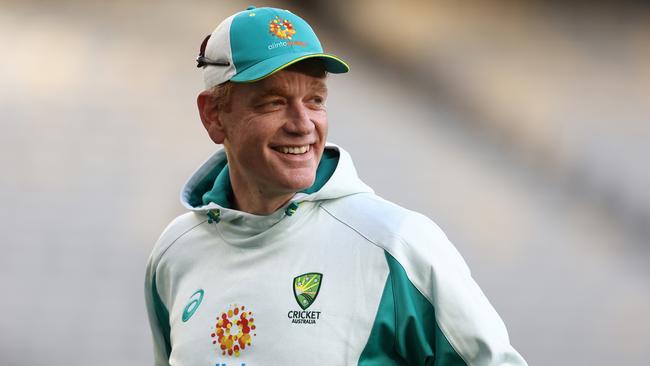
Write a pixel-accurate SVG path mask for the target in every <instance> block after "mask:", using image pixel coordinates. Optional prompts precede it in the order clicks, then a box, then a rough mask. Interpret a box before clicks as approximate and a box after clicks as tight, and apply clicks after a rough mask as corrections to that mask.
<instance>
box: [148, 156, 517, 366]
mask: <svg viewBox="0 0 650 366" xmlns="http://www.w3.org/2000/svg"><path fill="white" fill-rule="evenodd" d="M327 148H328V149H337V150H338V151H339V153H340V157H339V162H338V165H337V168H336V170H335V172H334V174H333V175H332V176H331V177H330V179H329V180H328V182H327V183H326V184H325V185H324V186H323V187H322V188H321V189H320V190H319V191H318V192H315V193H312V194H300V193H299V194H296V195H295V196H294V198H293V199H292V202H300V205H299V207H298V209H297V210H296V212H295V213H294V214H293V215H291V216H287V215H286V213H285V210H284V209H280V210H278V211H277V212H275V213H273V214H271V215H268V216H257V215H252V214H248V213H244V212H240V211H237V210H234V209H227V208H223V207H219V206H218V205H216V204H209V205H206V206H200V207H191V205H190V204H189V203H188V198H189V197H190V192H191V191H192V190H193V189H194V188H195V187H196V185H197V184H198V183H199V182H201V181H202V178H204V177H205V176H206V175H207V174H208V173H209V172H210V170H211V168H212V167H214V166H215V165H216V164H218V163H219V162H221V161H223V159H225V154H224V152H223V151H222V150H221V151H218V152H217V153H216V154H215V155H214V156H213V157H211V158H210V159H209V160H208V161H207V162H206V163H205V164H204V165H203V166H202V167H201V168H199V170H198V171H197V172H196V173H195V174H194V175H193V176H192V178H190V180H189V181H188V182H187V184H186V186H185V188H184V189H183V191H182V193H181V197H182V200H183V202H184V205H185V206H186V207H187V208H188V209H190V210H191V211H193V212H190V213H187V214H185V215H182V216H180V217H179V218H177V219H176V220H175V221H174V222H172V223H171V224H170V225H169V227H168V228H167V229H166V230H165V231H164V232H163V234H162V235H161V237H160V239H159V240H158V242H157V243H156V246H155V248H154V250H153V252H152V254H151V257H150V260H149V264H148V267H147V279H146V281H147V282H146V283H147V290H146V297H147V305H148V312H149V316H150V322H151V325H152V330H153V333H154V348H155V355H156V365H157V366H161V365H188V366H193V365H202V366H203V365H215V364H216V365H222V364H226V365H241V364H246V365H247V366H259V365H299V364H305V363H307V364H310V365H313V366H318V365H323V366H325V365H327V366H330V365H356V364H357V363H358V362H359V358H360V355H361V353H362V352H363V350H364V347H365V345H366V343H367V340H368V338H369V336H370V334H371V330H372V326H373V324H374V321H375V318H376V315H377V314H376V312H377V310H378V306H379V303H380V300H381V299H382V294H383V291H384V288H385V284H386V279H387V277H388V275H389V269H388V264H387V261H386V257H385V252H388V253H390V255H392V256H393V257H394V258H395V259H396V260H397V261H398V262H399V263H400V264H401V265H402V267H403V268H404V269H405V271H406V273H407V275H408V278H409V280H410V281H411V282H412V284H413V285H414V286H415V287H416V288H417V289H418V290H419V291H420V292H421V293H422V295H424V297H426V299H427V300H428V301H429V302H430V303H431V304H432V305H433V306H434V308H435V310H436V320H437V322H438V323H439V326H440V328H441V329H442V331H443V332H444V334H445V336H446V337H447V339H448V340H449V342H450V343H451V345H452V346H453V347H454V349H455V350H456V352H457V353H459V355H460V356H461V357H462V358H463V359H464V360H465V361H466V363H467V364H468V365H471V366H479V365H490V366H496V365H500V366H506V365H513V366H515V365H516V366H523V365H526V363H525V361H524V360H523V359H522V358H521V356H520V355H519V354H518V353H517V352H516V351H515V350H514V349H513V348H512V347H511V346H510V344H509V341H508V336H507V333H506V330H505V327H504V326H503V323H502V322H501V319H500V318H499V316H498V315H497V314H496V312H495V311H494V309H493V308H492V306H491V305H490V304H489V302H488V301H487V299H485V296H484V295H483V293H482V292H481V291H480V289H479V288H478V286H476V284H475V283H474V281H473V280H472V278H471V277H470V273H469V270H468V269H467V267H466V265H465V263H464V262H463V260H462V258H461V257H460V255H459V254H458V253H457V251H456V249H455V248H454V247H453V245H451V243H449V241H448V240H447V238H446V237H445V236H444V234H443V233H442V231H441V230H440V229H439V228H438V227H437V226H436V225H435V224H433V223H432V222H431V221H430V220H428V219H426V218H424V217H423V216H421V215H419V214H416V213H414V212H412V211H408V210H406V209H404V208H401V207H399V206H397V205H394V204H392V203H390V202H387V201H385V200H383V199H381V198H379V197H377V196H376V195H375V194H374V193H373V192H372V190H371V189H370V188H369V187H368V186H366V185H365V184H363V183H362V182H361V181H360V180H359V179H358V177H357V174H356V171H355V169H354V166H353V164H352V160H351V158H350V157H349V155H348V154H347V153H346V152H345V151H344V150H343V149H341V148H339V147H337V146H336V145H333V144H328V147H327ZM212 209H219V210H220V212H221V216H220V218H221V220H220V221H219V222H214V223H209V222H208V221H207V219H206V211H207V210H212ZM308 272H318V273H322V274H323V278H322V285H321V289H320V292H319V293H318V296H317V298H316V300H315V301H314V302H313V304H312V305H311V306H310V307H309V308H308V309H307V310H310V311H319V312H320V318H319V319H318V320H317V321H316V322H315V324H295V323H292V322H291V319H289V318H288V312H291V311H294V310H301V309H300V308H299V306H298V304H297V302H296V300H295V299H294V296H293V278H295V277H296V276H299V275H302V274H304V273H308ZM154 277H155V285H156V287H157V293H158V295H159V296H160V298H161V300H162V303H163V305H164V307H165V308H166V309H167V310H168V312H169V324H170V327H171V332H170V333H171V345H172V351H171V355H170V357H169V359H168V358H167V356H166V352H165V347H164V334H163V333H162V327H161V326H160V324H159V322H158V320H157V317H156V311H155V306H154V304H155V299H153V298H152V286H153V282H152V281H153V280H154ZM198 289H202V290H203V291H204V293H205V297H204V299H203V301H202V303H201V304H200V305H199V307H198V308H197V310H196V312H195V313H194V315H193V316H192V317H191V318H190V319H189V320H187V321H185V322H184V321H183V320H182V314H183V311H184V309H185V307H186V306H187V304H188V301H189V300H190V298H191V296H192V294H194V293H195V292H196V291H197V290H198ZM233 304H238V305H244V306H246V308H247V309H250V310H252V311H253V313H254V315H253V317H254V318H255V322H256V325H257V329H256V330H255V331H256V335H255V336H254V337H253V338H252V345H251V346H250V347H249V348H246V349H244V350H242V351H241V355H240V356H239V357H234V356H228V355H223V354H222V353H221V350H220V349H219V348H218V347H217V346H218V344H217V345H216V346H215V345H213V344H212V343H211V341H212V340H213V339H214V338H213V337H211V332H214V323H215V322H216V319H217V317H219V316H220V314H221V313H222V312H224V311H227V310H228V308H229V306H231V305H233ZM387 366H388V365H387ZM441 366H443V365H441Z"/></svg>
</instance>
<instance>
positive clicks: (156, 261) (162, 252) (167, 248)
mask: <svg viewBox="0 0 650 366" xmlns="http://www.w3.org/2000/svg"><path fill="white" fill-rule="evenodd" d="M207 221H208V220H203V221H201V222H199V223H198V224H196V225H194V226H192V227H190V228H189V229H187V230H185V231H184V232H182V233H181V234H180V235H178V237H176V239H174V240H173V241H172V242H171V243H169V245H167V247H166V248H165V249H164V250H163V251H161V252H160V254H159V255H158V257H157V258H156V260H155V261H152V264H154V263H155V264H156V266H154V268H155V267H157V265H158V262H159V261H160V260H161V259H162V257H163V256H164V255H165V254H166V253H167V251H168V250H169V248H171V247H172V246H173V245H174V244H175V243H176V242H177V241H178V240H179V239H180V238H182V237H183V236H185V235H186V234H188V233H189V232H190V231H192V230H194V229H196V228H197V227H199V226H201V225H203V224H204V223H206V222H207ZM154 272H155V270H154Z"/></svg>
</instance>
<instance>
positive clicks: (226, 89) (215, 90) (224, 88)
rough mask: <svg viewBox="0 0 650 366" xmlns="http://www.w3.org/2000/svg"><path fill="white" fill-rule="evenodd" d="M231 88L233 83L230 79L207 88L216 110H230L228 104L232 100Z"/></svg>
mask: <svg viewBox="0 0 650 366" xmlns="http://www.w3.org/2000/svg"><path fill="white" fill-rule="evenodd" d="M232 88H233V85H232V83H231V82H230V81H226V82H225V83H221V84H219V85H215V86H213V87H212V88H210V90H209V95H210V97H209V98H210V101H211V102H212V105H213V106H215V107H216V108H217V110H218V111H224V112H230V104H231V102H232V97H231V95H232Z"/></svg>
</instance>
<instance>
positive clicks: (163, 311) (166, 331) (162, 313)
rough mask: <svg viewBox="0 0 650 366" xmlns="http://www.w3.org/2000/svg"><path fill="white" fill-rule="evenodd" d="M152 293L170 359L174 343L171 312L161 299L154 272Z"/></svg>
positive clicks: (166, 352) (166, 351)
mask: <svg viewBox="0 0 650 366" xmlns="http://www.w3.org/2000/svg"><path fill="white" fill-rule="evenodd" d="M151 292H152V293H151V295H152V298H153V305H154V312H155V314H156V319H157V320H158V324H157V325H158V327H159V330H160V333H161V336H162V338H163V340H164V343H165V344H164V346H165V355H166V356H167V359H169V356H170V355H171V353H172V345H171V339H170V335H171V328H170V326H169V312H168V311H167V308H166V307H165V304H163V302H162V300H161V299H160V295H158V289H157V288H156V274H155V273H154V275H153V279H152V281H151Z"/></svg>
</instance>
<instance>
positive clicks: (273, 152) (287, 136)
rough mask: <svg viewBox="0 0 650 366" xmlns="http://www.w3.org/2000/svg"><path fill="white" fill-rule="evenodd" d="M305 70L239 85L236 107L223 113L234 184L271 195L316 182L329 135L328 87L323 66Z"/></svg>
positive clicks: (234, 92) (234, 91)
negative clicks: (320, 68)
mask: <svg viewBox="0 0 650 366" xmlns="http://www.w3.org/2000/svg"><path fill="white" fill-rule="evenodd" d="M313 67H319V66H317V65H315V66H313ZM304 71H305V70H300V69H288V70H286V69H285V70H282V71H279V72H277V73H276V74H274V75H271V76H269V77H267V78H265V79H262V80H261V81H258V82H254V83H250V84H235V85H233V89H232V94H231V104H230V108H229V110H228V111H221V112H220V113H219V119H220V121H221V122H222V125H223V131H224V135H225V139H224V142H223V144H224V146H225V148H226V152H227V154H228V165H229V168H230V174H231V179H232V180H233V184H240V185H241V184H243V185H244V186H246V187H247V188H248V189H250V190H253V189H254V190H256V192H251V193H253V194H261V195H262V196H266V197H271V196H277V195H283V194H288V193H291V192H297V191H300V190H302V189H305V188H308V187H310V186H311V185H312V184H313V183H314V179H315V174H316V168H317V167H318V163H319V161H320V158H321V156H322V154H323V149H324V147H325V140H326V138H327V112H326V110H325V100H326V98H327V87H326V83H325V81H326V80H325V78H324V77H319V76H320V75H318V74H319V73H318V72H316V73H314V72H313V71H314V70H311V71H312V72H309V71H310V70H306V71H308V72H304ZM316 71H318V70H316ZM316 75H318V76H316Z"/></svg>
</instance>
